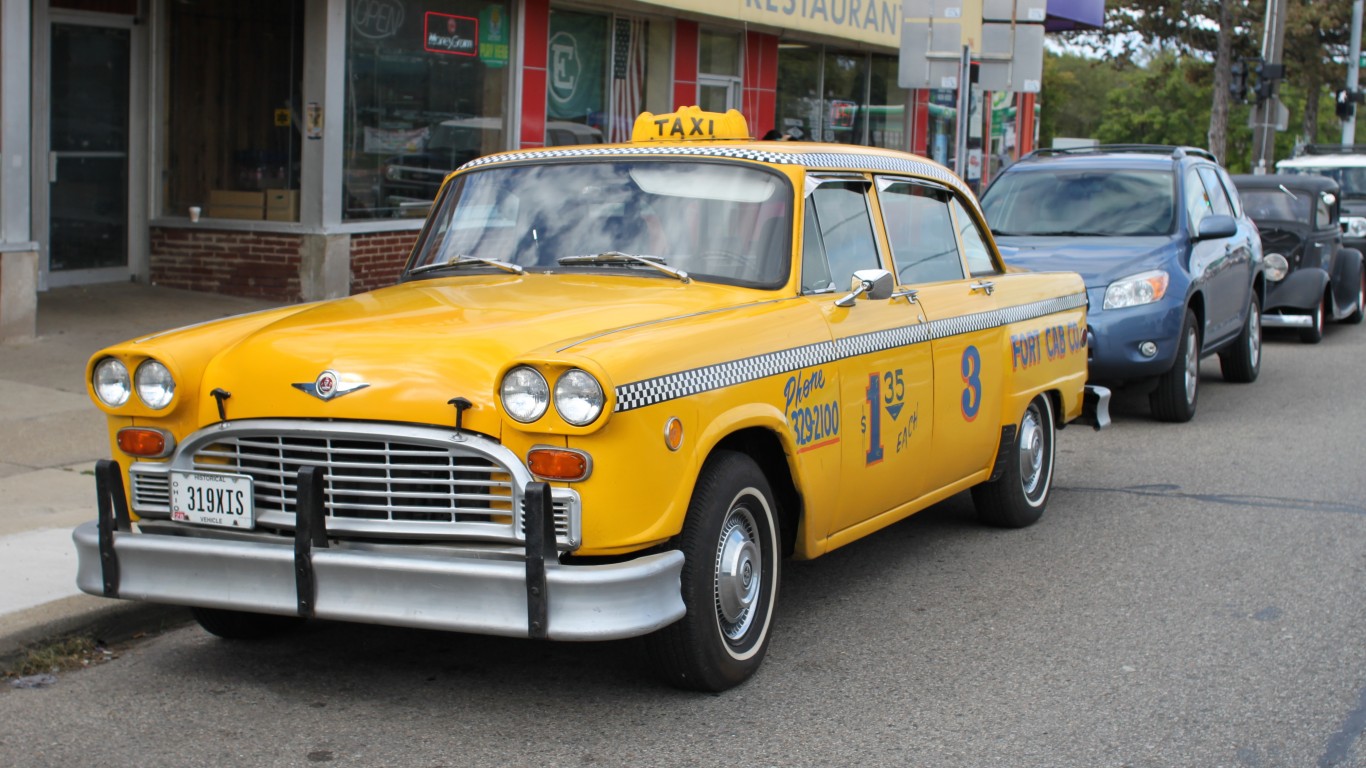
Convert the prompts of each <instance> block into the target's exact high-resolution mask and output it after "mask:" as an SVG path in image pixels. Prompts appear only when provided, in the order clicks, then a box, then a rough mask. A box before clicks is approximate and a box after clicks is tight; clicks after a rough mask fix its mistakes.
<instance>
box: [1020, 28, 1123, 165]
mask: <svg viewBox="0 0 1366 768" xmlns="http://www.w3.org/2000/svg"><path fill="white" fill-rule="evenodd" d="M1134 75H1135V70H1134V68H1133V67H1126V66H1124V65H1122V64H1119V63H1116V62H1114V61H1106V60H1103V59H1096V58H1090V57H1087V56H1082V55H1079V54H1076V53H1055V52H1051V51H1050V52H1047V53H1045V54H1044V60H1043V94H1042V97H1041V98H1040V100H1039V146H1042V147H1047V146H1050V145H1051V144H1052V143H1053V139H1054V138H1055V137H1057V136H1072V137H1077V138H1095V136H1096V129H1097V127H1098V126H1099V125H1100V122H1101V117H1102V116H1103V114H1104V112H1105V108H1106V105H1107V103H1108V99H1109V95H1110V94H1111V93H1113V92H1115V91H1117V90H1120V89H1122V88H1125V87H1127V86H1128V84H1129V82H1130V80H1132V79H1133V77H1134Z"/></svg>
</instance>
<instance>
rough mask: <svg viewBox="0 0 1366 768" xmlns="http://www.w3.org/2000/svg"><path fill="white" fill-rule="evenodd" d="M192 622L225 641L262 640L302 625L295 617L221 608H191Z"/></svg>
mask: <svg viewBox="0 0 1366 768" xmlns="http://www.w3.org/2000/svg"><path fill="white" fill-rule="evenodd" d="M190 613H192V614H194V620H195V621H197V622H199V626H201V627H203V628H204V631H205V632H208V633H209V634H211V635H217V636H218V637H221V638H224V639H227V640H264V639H265V638H268V637H274V636H275V635H279V634H283V633H285V632H288V631H289V630H291V629H294V628H295V627H298V626H300V625H301V624H303V619H301V618H299V617H297V616H276V615H274V614H269V613H248V612H246V611H228V610H224V609H222V608H191V609H190Z"/></svg>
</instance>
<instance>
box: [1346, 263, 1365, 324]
mask: <svg viewBox="0 0 1366 768" xmlns="http://www.w3.org/2000/svg"><path fill="white" fill-rule="evenodd" d="M1362 317H1366V266H1363V267H1362V269H1361V282H1360V283H1358V284H1357V308H1356V311H1354V312H1352V314H1350V315H1348V316H1347V319H1346V320H1344V321H1343V322H1347V323H1351V324H1353V325H1356V324H1357V323H1360V322H1361V318H1362Z"/></svg>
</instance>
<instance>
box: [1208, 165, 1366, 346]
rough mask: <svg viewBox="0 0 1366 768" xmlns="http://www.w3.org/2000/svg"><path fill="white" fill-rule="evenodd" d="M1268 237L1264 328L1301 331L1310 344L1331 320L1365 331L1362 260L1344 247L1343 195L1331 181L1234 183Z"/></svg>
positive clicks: (1246, 179)
mask: <svg viewBox="0 0 1366 768" xmlns="http://www.w3.org/2000/svg"><path fill="white" fill-rule="evenodd" d="M1233 183H1234V184H1236V185H1237V186H1238V193H1239V194H1240V195H1241V196H1242V198H1243V205H1244V207H1246V209H1247V212H1248V215H1249V216H1251V217H1252V219H1253V221H1256V222H1257V227H1258V228H1259V229H1260V230H1261V235H1262V250H1263V252H1264V253H1265V257H1264V258H1265V260H1266V275H1267V291H1266V304H1265V305H1264V306H1263V307H1262V312H1263V314H1262V324H1263V325H1265V326H1266V327H1267V328H1297V329H1299V332H1300V338H1301V339H1303V340H1304V341H1306V342H1308V343H1310V344H1317V343H1318V342H1319V341H1321V340H1323V329H1324V325H1325V324H1326V323H1327V322H1328V321H1329V320H1340V321H1345V322H1349V323H1359V322H1361V318H1362V305H1363V303H1366V301H1363V300H1364V299H1366V274H1363V272H1362V267H1361V252H1360V251H1358V250H1356V249H1354V248H1346V247H1344V246H1343V228H1342V226H1341V224H1340V220H1339V216H1340V212H1341V203H1342V200H1341V192H1340V189H1339V187H1338V183H1337V182H1336V181H1333V180H1332V179H1331V178H1328V177H1326V176H1315V175H1300V174H1296V175H1290V174H1270V175H1262V176H1234V177H1233Z"/></svg>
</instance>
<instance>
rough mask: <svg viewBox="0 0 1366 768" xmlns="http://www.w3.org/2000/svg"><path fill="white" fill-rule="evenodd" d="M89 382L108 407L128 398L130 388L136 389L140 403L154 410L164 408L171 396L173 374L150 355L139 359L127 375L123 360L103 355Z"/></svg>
mask: <svg viewBox="0 0 1366 768" xmlns="http://www.w3.org/2000/svg"><path fill="white" fill-rule="evenodd" d="M91 383H92V384H93V385H94V388H95V396H96V397H98V398H99V399H100V402H101V403H104V404H105V405H107V406H109V407H110V408H118V407H119V406H121V405H123V404H124V403H126V402H128V398H129V397H131V396H132V394H133V390H137V393H138V399H139V400H141V401H142V404H143V405H145V406H147V407H148V408H151V409H152V410H154V411H159V410H161V409H163V408H165V407H166V406H168V405H170V404H171V401H172V400H173V399H175V378H174V377H172V376H171V371H170V369H169V368H167V367H166V366H165V365H163V364H162V363H160V362H158V361H156V360H152V359H147V360H143V361H142V362H141V363H140V364H139V365H138V370H137V372H136V373H134V374H133V375H131V376H130V375H129V374H128V366H126V365H124V364H123V361H121V360H119V359H117V358H113V357H106V358H105V359H103V360H101V361H99V362H98V363H96V364H95V372H94V375H93V376H92V377H91Z"/></svg>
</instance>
